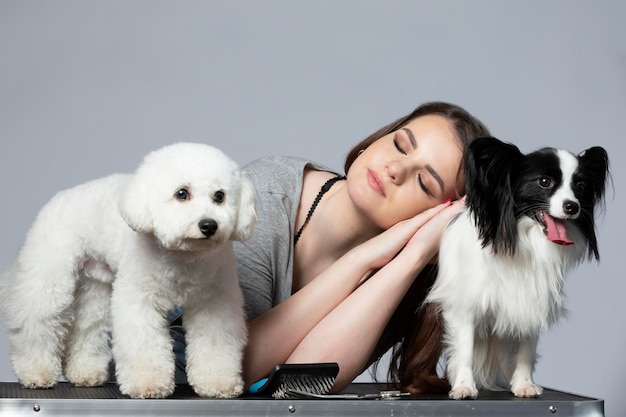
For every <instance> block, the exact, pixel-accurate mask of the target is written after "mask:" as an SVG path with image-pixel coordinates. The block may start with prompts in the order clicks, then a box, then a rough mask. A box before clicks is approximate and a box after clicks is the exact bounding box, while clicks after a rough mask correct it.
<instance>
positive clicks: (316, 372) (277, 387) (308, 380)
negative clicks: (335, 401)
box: [249, 362, 339, 399]
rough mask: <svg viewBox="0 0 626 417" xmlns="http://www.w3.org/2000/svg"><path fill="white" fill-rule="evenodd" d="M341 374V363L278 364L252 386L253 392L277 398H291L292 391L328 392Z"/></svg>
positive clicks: (318, 393)
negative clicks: (265, 376) (268, 374)
mask: <svg viewBox="0 0 626 417" xmlns="http://www.w3.org/2000/svg"><path fill="white" fill-rule="evenodd" d="M337 374H339V365H338V364H336V363H334V362H330V363H289V364H281V365H276V366H275V367H274V370H273V371H272V373H271V374H270V376H268V377H267V378H264V379H261V380H260V381H258V382H255V383H254V384H252V385H251V386H250V389H249V391H250V393H251V394H258V395H264V396H271V397H273V398H275V399H283V398H291V397H292V394H291V393H292V392H296V391H297V392H304V393H310V394H316V395H321V394H326V393H328V392H329V391H330V390H331V388H332V387H333V384H334V383H335V378H337Z"/></svg>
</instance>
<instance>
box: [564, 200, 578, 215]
mask: <svg viewBox="0 0 626 417" xmlns="http://www.w3.org/2000/svg"><path fill="white" fill-rule="evenodd" d="M579 210H580V205H579V204H578V203H577V202H575V201H572V200H565V201H564V202H563V211H564V212H565V214H567V215H569V216H573V215H575V214H578V211H579Z"/></svg>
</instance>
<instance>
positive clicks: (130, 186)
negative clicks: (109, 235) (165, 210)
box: [118, 174, 153, 233]
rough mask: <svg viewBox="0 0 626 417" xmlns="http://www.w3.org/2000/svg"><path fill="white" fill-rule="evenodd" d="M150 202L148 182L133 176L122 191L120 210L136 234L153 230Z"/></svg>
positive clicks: (119, 201) (119, 202) (119, 203)
mask: <svg viewBox="0 0 626 417" xmlns="http://www.w3.org/2000/svg"><path fill="white" fill-rule="evenodd" d="M136 175H137V174H136ZM148 202H149V199H148V186H147V184H146V181H141V180H140V179H139V178H137V177H136V176H133V177H132V178H131V179H130V181H129V182H128V183H127V184H126V186H125V187H124V188H123V189H122V193H121V195H120V197H119V200H118V209H119V211H120V214H121V216H122V218H123V219H124V221H125V222H126V223H127V224H128V225H129V226H130V228H131V229H133V230H134V231H136V232H139V233H150V232H151V231H152V229H153V226H152V216H151V214H150V207H149V203H148Z"/></svg>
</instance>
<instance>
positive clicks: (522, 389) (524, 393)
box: [511, 382, 543, 398]
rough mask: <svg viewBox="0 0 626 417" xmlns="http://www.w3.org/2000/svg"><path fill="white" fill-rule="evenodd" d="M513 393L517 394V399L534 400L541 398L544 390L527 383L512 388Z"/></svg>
mask: <svg viewBox="0 0 626 417" xmlns="http://www.w3.org/2000/svg"><path fill="white" fill-rule="evenodd" d="M511 392H512V393H513V394H515V396H516V397H521V398H532V397H538V396H540V395H541V393H542V392H543V388H541V387H540V386H539V385H536V384H533V383H532V382H526V383H523V384H519V385H518V386H514V387H512V388H511Z"/></svg>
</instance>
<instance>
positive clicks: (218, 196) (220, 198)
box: [213, 191, 226, 204]
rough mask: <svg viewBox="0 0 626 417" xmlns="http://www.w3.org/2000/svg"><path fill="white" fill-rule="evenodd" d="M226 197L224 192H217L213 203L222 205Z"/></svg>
mask: <svg viewBox="0 0 626 417" xmlns="http://www.w3.org/2000/svg"><path fill="white" fill-rule="evenodd" d="M225 197H226V194H224V191H216V192H215V194H213V202H214V203H217V204H222V203H223V202H224V198H225Z"/></svg>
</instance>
